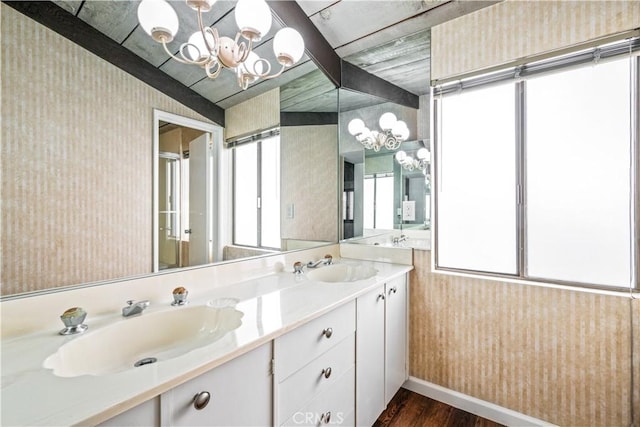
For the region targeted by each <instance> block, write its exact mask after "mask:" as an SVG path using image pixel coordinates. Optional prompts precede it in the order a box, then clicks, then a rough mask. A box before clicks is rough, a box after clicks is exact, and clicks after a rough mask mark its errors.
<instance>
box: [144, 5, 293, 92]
mask: <svg viewBox="0 0 640 427" xmlns="http://www.w3.org/2000/svg"><path fill="white" fill-rule="evenodd" d="M215 2H216V0H186V3H187V5H188V6H189V7H191V8H192V9H194V10H195V11H196V13H197V17H198V27H199V31H196V32H195V33H193V34H192V35H191V37H189V40H188V41H187V42H186V43H183V44H182V45H181V46H180V50H179V51H178V54H177V55H174V54H173V53H172V52H170V51H169V49H168V48H167V43H171V41H173V38H174V37H175V35H176V34H177V32H178V15H177V14H176V12H175V10H173V8H172V7H171V5H169V3H168V2H167V1H165V0H142V1H141V2H140V5H139V6H138V21H139V22H140V25H141V26H142V28H143V29H144V31H145V32H146V33H147V34H149V35H150V36H151V37H152V38H153V39H154V40H155V41H157V42H159V43H162V46H163V47H164V50H165V51H166V52H167V54H168V55H169V56H170V57H171V58H173V59H175V60H176V61H178V62H181V63H183V64H189V65H198V66H200V67H202V68H203V69H204V70H205V72H206V74H207V77H209V78H211V79H215V78H216V77H218V75H219V74H220V71H221V70H222V69H223V68H227V69H229V70H232V71H234V72H235V73H236V76H237V78H238V85H239V86H240V87H241V88H242V89H243V90H244V89H246V88H247V87H248V86H249V84H250V83H253V82H255V81H257V80H258V79H272V78H274V77H278V76H279V75H281V74H282V72H283V71H284V70H285V68H287V67H290V66H292V65H293V64H295V63H296V62H298V61H299V60H300V58H302V55H303V53H304V40H303V39H302V36H301V35H300V33H298V32H297V31H296V30H294V29H293V28H288V27H286V28H282V29H281V30H279V31H278V32H277V33H276V35H275V37H274V38H273V52H274V54H275V56H276V59H277V61H278V63H279V64H280V65H281V66H282V68H281V69H280V70H279V71H278V72H276V73H274V74H271V75H269V73H270V72H271V63H269V61H267V60H266V59H264V58H260V57H259V56H258V55H257V54H256V53H255V52H254V51H253V43H254V42H257V41H260V39H261V38H262V37H263V36H264V35H266V34H267V33H268V32H269V29H270V28H271V9H270V8H269V6H268V5H267V3H266V2H265V1H264V0H238V3H237V4H236V8H235V18H236V24H237V25H238V33H237V34H236V36H235V39H232V38H230V37H220V36H219V35H218V30H217V29H216V28H213V27H208V26H205V25H204V24H203V19H202V13H203V12H208V11H210V10H211V8H212V6H213V4H214V3H215ZM240 37H242V38H243V39H245V40H246V41H240Z"/></svg>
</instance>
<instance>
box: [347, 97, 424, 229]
mask: <svg viewBox="0 0 640 427" xmlns="http://www.w3.org/2000/svg"><path fill="white" fill-rule="evenodd" d="M386 113H391V114H393V117H395V118H396V120H401V121H403V122H405V123H406V125H407V129H408V136H407V137H406V139H404V140H403V141H402V142H400V143H399V144H397V143H396V144H395V145H389V146H388V147H385V146H381V147H377V149H376V148H370V147H368V146H367V145H366V144H363V143H362V141H360V140H359V139H358V138H357V135H354V131H353V129H349V124H350V123H352V121H354V119H355V120H361V121H362V123H364V124H365V126H366V127H367V129H369V130H370V131H377V132H379V131H381V129H380V118H381V117H382V116H383V115H384V114H386ZM425 114H427V113H426V112H421V111H420V110H416V109H413V108H409V107H405V106H402V105H398V104H395V103H392V102H389V101H387V100H385V99H382V98H378V97H375V96H372V95H368V94H363V93H360V92H354V91H350V90H346V89H340V157H341V161H342V167H343V170H344V173H343V176H344V180H343V195H342V207H343V208H342V222H343V227H342V238H343V239H349V238H357V237H362V236H368V235H375V234H380V233H384V232H387V231H389V230H409V229H412V230H429V229H430V224H431V221H430V203H429V201H430V194H431V185H430V181H431V174H430V153H431V146H430V144H429V139H428V137H427V135H424V134H423V133H424V132H421V131H420V126H419V123H418V122H419V121H420V119H421V117H420V115H425Z"/></svg>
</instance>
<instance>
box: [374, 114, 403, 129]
mask: <svg viewBox="0 0 640 427" xmlns="http://www.w3.org/2000/svg"><path fill="white" fill-rule="evenodd" d="M397 121H398V119H397V118H396V115H395V114H393V113H384V114H383V115H381V116H380V121H379V122H378V123H379V124H380V129H382V130H390V129H391V128H393V125H395V124H396V123H397Z"/></svg>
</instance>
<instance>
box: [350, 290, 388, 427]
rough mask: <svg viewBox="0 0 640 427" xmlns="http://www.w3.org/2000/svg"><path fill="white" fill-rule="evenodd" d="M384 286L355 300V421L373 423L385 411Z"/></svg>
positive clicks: (363, 424)
mask: <svg viewBox="0 0 640 427" xmlns="http://www.w3.org/2000/svg"><path fill="white" fill-rule="evenodd" d="M385 299H386V296H385V288H384V286H379V287H378V288H376V289H375V290H373V291H372V292H369V293H368V294H366V295H363V296H361V297H359V298H358V299H357V301H356V312H357V326H356V423H357V424H358V425H359V426H371V425H373V423H374V422H375V421H376V419H378V416H379V415H380V414H381V413H382V411H384V408H385V401H384V387H385V386H384V310H385V307H384V306H385Z"/></svg>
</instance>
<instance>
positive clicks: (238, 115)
mask: <svg viewBox="0 0 640 427" xmlns="http://www.w3.org/2000/svg"><path fill="white" fill-rule="evenodd" d="M248 118H250V120H247V119H248ZM225 125H226V130H225V136H224V137H225V139H230V138H234V137H236V136H245V135H248V134H251V133H255V132H257V131H262V130H265V129H270V128H273V127H276V126H279V125H280V88H275V89H272V90H270V91H269V92H265V93H263V94H262V95H258V96H256V97H255V98H251V99H249V100H247V101H245V102H241V103H240V104H238V105H234V106H233V107H230V108H227V109H226V110H225Z"/></svg>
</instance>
